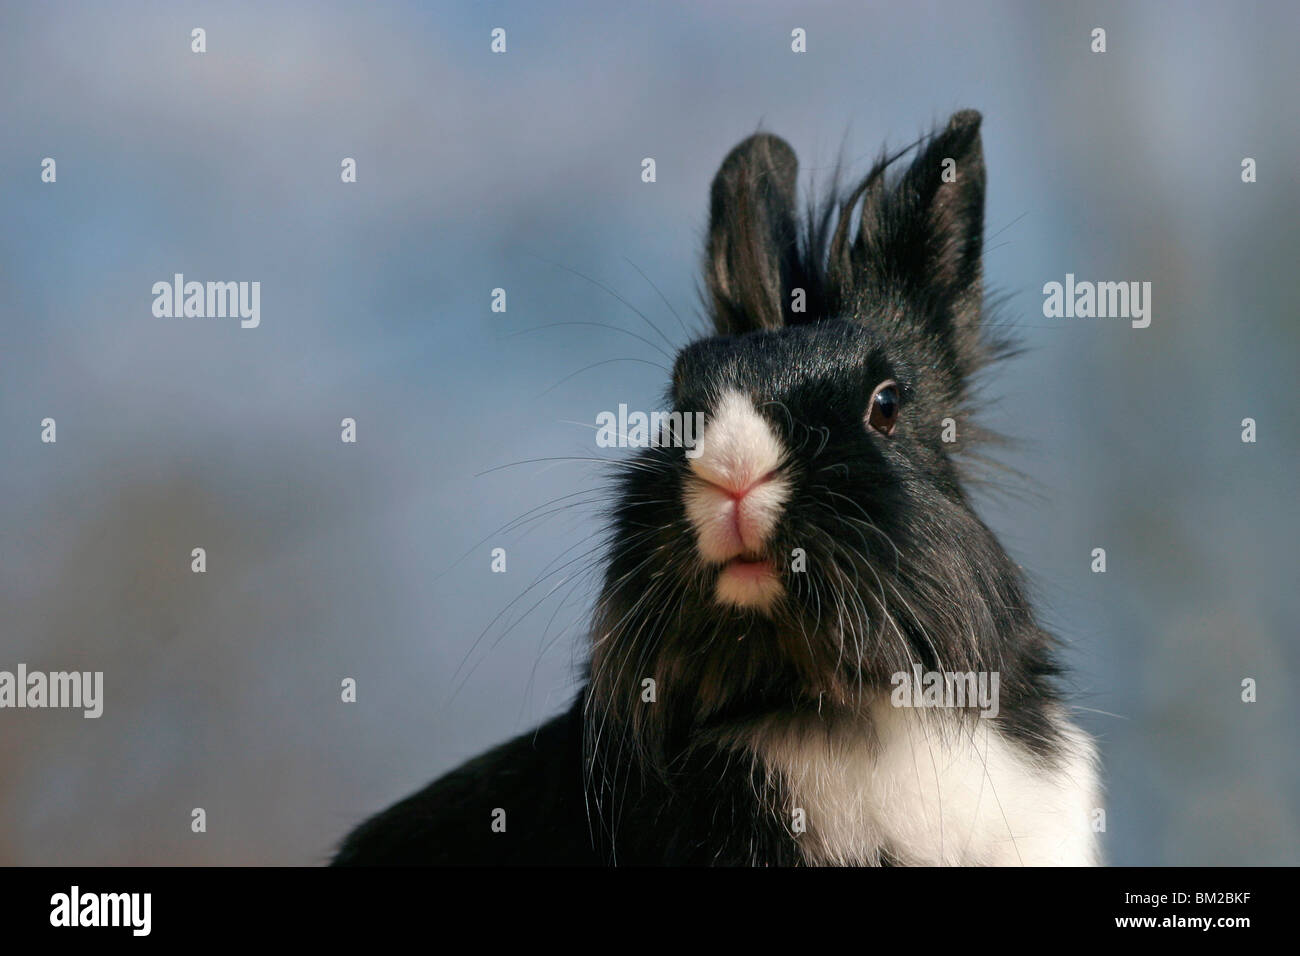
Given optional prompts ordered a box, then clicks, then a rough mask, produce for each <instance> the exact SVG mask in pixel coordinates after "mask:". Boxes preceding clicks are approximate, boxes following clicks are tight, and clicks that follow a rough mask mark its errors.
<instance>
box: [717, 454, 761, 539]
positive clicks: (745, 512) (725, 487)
mask: <svg viewBox="0 0 1300 956" xmlns="http://www.w3.org/2000/svg"><path fill="white" fill-rule="evenodd" d="M771 480H772V474H770V473H769V474H766V475H763V476H762V477H761V478H759V479H757V480H756V481H747V482H743V483H742V482H734V481H732V482H712V481H711V482H709V484H711V485H713V486H714V487H715V488H717V489H718V490H719V491H721V492H722V493H723V494H725V495H726V496H727V497H728V498H730V499H731V507H730V512H731V513H730V515H729V517H730V519H731V520H730V521H729V524H730V526H731V531H732V534H733V535H734V539H733V540H734V541H735V543H736V545H737V546H739V547H742V548H747V549H750V550H756V549H757V548H758V547H760V546H761V545H762V543H763V535H762V532H761V530H760V522H759V521H758V520H757V516H756V515H755V514H754V513H753V509H752V508H749V507H746V505H745V499H746V498H747V497H748V496H749V494H750V493H751V492H753V491H754V490H755V489H757V488H761V487H762V486H763V485H765V484H767V483H768V482H769V481H771Z"/></svg>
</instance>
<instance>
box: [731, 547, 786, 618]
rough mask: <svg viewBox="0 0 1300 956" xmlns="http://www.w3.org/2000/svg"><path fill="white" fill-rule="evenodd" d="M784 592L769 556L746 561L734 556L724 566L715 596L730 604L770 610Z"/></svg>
mask: <svg viewBox="0 0 1300 956" xmlns="http://www.w3.org/2000/svg"><path fill="white" fill-rule="evenodd" d="M784 593H785V587H784V586H783V585H782V584H781V578H780V577H779V576H778V575H777V573H776V568H775V566H774V565H773V563H772V561H771V559H767V558H764V559H763V560H760V561H745V560H743V559H741V558H736V559H734V560H732V561H728V562H727V563H726V564H725V565H723V568H722V571H721V572H720V573H719V574H718V584H717V587H716V589H715V590H714V597H715V598H716V600H717V602H718V603H719V604H725V605H727V606H730V607H740V608H753V609H755V610H759V611H770V610H771V609H772V606H773V605H774V604H776V602H777V600H778V599H779V598H780V597H781V595H783V594H784Z"/></svg>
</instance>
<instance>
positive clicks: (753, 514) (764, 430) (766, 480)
mask: <svg viewBox="0 0 1300 956" xmlns="http://www.w3.org/2000/svg"><path fill="white" fill-rule="evenodd" d="M695 451H696V455H695V457H693V458H688V459H687V460H688V461H689V462H690V467H691V472H692V476H691V477H690V478H689V479H688V480H687V482H686V486H685V489H684V491H683V497H684V503H685V506H686V514H687V517H688V518H690V521H691V524H692V525H693V526H694V528H695V543H696V547H697V549H698V550H699V553H700V557H702V558H703V559H704V560H705V561H707V562H710V563H712V564H724V565H726V566H725V567H724V568H723V570H722V571H721V573H720V575H719V577H718V585H717V593H716V597H717V600H718V601H719V602H721V603H723V604H731V605H736V606H740V607H758V608H768V607H770V606H771V605H772V603H773V602H774V601H775V600H776V599H777V598H779V597H780V596H781V594H782V593H783V592H784V586H783V585H782V584H781V578H780V575H779V574H778V573H776V571H775V565H770V566H768V565H763V566H759V565H755V564H748V565H745V564H744V562H735V563H732V564H728V562H733V559H738V558H740V557H741V556H744V555H750V556H754V555H759V554H762V553H763V551H764V546H765V545H766V543H767V540H768V538H769V537H770V536H771V534H772V530H773V529H774V528H775V527H776V523H777V521H778V520H779V519H780V517H781V511H782V509H783V508H784V506H785V503H786V501H787V500H788V499H789V496H790V487H789V484H788V482H786V480H785V479H784V478H782V477H780V476H779V475H776V474H774V472H775V471H776V469H777V468H778V467H779V466H780V465H781V463H782V461H783V460H784V458H785V449H784V447H783V446H782V445H781V441H780V439H779V438H778V437H777V435H776V433H775V432H774V431H773V430H772V427H771V425H769V424H768V422H767V420H766V419H765V418H763V416H762V415H760V414H759V413H758V411H757V409H755V408H754V405H753V403H752V402H751V401H750V400H749V398H747V397H746V396H745V395H743V394H741V393H740V392H737V391H728V392H725V393H724V394H723V395H722V396H721V398H720V399H719V400H718V403H717V406H716V408H715V409H714V410H713V412H712V414H710V415H709V417H708V419H707V421H706V424H705V428H704V434H703V435H701V436H700V438H699V441H698V442H697V444H696V446H695ZM769 564H770V562H769Z"/></svg>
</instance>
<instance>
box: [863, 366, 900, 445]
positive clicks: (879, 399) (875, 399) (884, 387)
mask: <svg viewBox="0 0 1300 956" xmlns="http://www.w3.org/2000/svg"><path fill="white" fill-rule="evenodd" d="M897 422H898V383H897V382H895V381H894V380H893V379H889V380H888V381H886V382H881V383H880V384H879V385H877V386H876V390H875V391H874V392H873V393H872V394H871V405H870V407H869V408H868V410H867V424H868V425H870V426H871V427H872V428H874V429H875V430H876V431H878V432H880V434H882V435H888V434H890V433H892V432H893V430H894V425H895V424H897Z"/></svg>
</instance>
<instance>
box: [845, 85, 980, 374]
mask: <svg viewBox="0 0 1300 956" xmlns="http://www.w3.org/2000/svg"><path fill="white" fill-rule="evenodd" d="M980 119H981V117H980V114H979V113H978V112H976V111H975V110H962V111H961V112H959V113H955V114H954V115H953V116H952V118H951V119H950V120H949V121H948V124H947V126H945V127H944V129H942V130H940V131H939V132H937V133H935V134H934V135H933V136H932V137H930V139H929V140H928V141H926V143H925V144H924V145H923V147H922V149H921V152H920V154H919V155H918V156H917V157H916V159H915V160H914V161H913V162H912V165H911V167H910V168H909V169H908V170H907V172H906V173H904V174H903V176H902V177H901V178H900V179H899V180H898V182H897V183H896V184H895V185H894V186H893V187H892V188H885V186H884V184H883V181H882V180H876V181H872V182H868V183H867V184H864V189H863V192H864V195H863V208H862V218H861V224H860V226H859V230H858V235H857V237H856V238H855V240H854V242H853V246H852V249H851V250H850V251H849V255H850V258H851V259H852V263H853V267H854V271H855V272H856V273H857V274H858V275H859V276H860V277H862V278H863V279H865V280H866V282H867V283H869V284H871V285H874V286H875V287H876V288H877V289H879V290H881V291H889V292H902V293H903V294H904V295H905V296H907V297H909V298H910V299H912V301H914V302H922V303H924V305H926V306H927V308H926V309H924V310H922V311H921V312H920V314H921V315H923V316H925V318H924V319H923V321H924V322H925V323H926V324H927V326H929V328H928V329H927V331H930V332H932V333H935V334H937V335H939V336H940V338H941V339H945V340H947V341H948V342H949V344H950V345H952V346H954V347H955V348H956V349H957V350H958V352H959V353H960V352H961V351H962V350H963V348H964V347H965V346H968V345H970V344H971V342H970V339H971V338H972V337H975V336H977V335H978V332H977V330H976V328H975V327H976V325H977V323H978V321H979V316H980V306H981V301H982V298H983V278H982V277H983V269H982V266H981V257H982V254H983V248H984V187H985V181H986V176H985V171H984V150H983V147H982V145H981V143H980ZM834 254H835V253H834V252H833V253H832V255H834Z"/></svg>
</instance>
